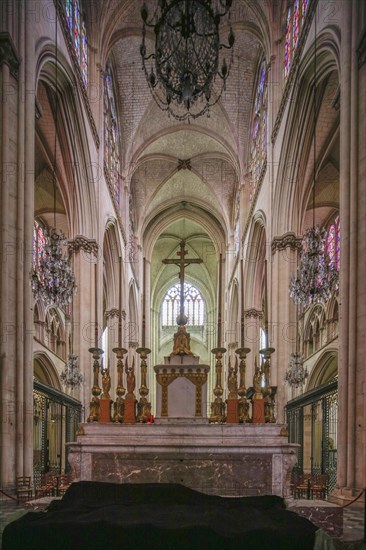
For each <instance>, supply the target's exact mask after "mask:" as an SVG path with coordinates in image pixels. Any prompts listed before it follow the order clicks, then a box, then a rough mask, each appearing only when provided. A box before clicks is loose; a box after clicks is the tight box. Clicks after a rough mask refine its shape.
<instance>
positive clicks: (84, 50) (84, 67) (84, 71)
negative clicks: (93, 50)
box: [80, 22, 88, 86]
mask: <svg viewBox="0 0 366 550" xmlns="http://www.w3.org/2000/svg"><path fill="white" fill-rule="evenodd" d="M80 68H81V75H82V77H83V82H84V86H86V84H87V81H88V44H87V40H86V31H85V23H84V22H83V24H82V26H81V57H80Z"/></svg>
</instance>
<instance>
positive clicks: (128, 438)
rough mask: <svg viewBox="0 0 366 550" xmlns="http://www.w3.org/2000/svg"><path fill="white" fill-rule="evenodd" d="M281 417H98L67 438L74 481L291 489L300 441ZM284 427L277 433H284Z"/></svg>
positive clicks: (207, 489)
mask: <svg viewBox="0 0 366 550" xmlns="http://www.w3.org/2000/svg"><path fill="white" fill-rule="evenodd" d="M283 428H284V426H283V425H280V424H272V425H269V424H264V425H259V426H258V425H253V424H244V425H233V424H232V425H222V424H220V425H219V424H209V425H204V424H199V423H198V424H195V423H191V424H186V423H185V424H179V423H167V424H135V425H127V424H99V423H85V424H81V425H80V426H79V432H78V433H79V435H78V436H77V441H76V442H75V443H68V444H67V447H68V461H69V464H70V465H71V468H72V472H73V476H74V478H75V479H76V480H90V481H105V482H112V483H181V484H183V485H185V486H187V487H191V488H192V489H196V490H199V491H201V492H204V493H207V494H217V495H222V496H250V495H264V494H274V495H279V496H282V497H288V496H290V493H291V491H290V475H291V471H292V468H293V466H294V465H295V463H296V454H295V449H296V448H297V445H295V444H292V443H288V441H287V437H286V436H285V435H281V433H285V432H286V431H285V430H284V429H283ZM281 430H282V432H281Z"/></svg>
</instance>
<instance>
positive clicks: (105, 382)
mask: <svg viewBox="0 0 366 550" xmlns="http://www.w3.org/2000/svg"><path fill="white" fill-rule="evenodd" d="M102 388H103V393H102V395H101V398H102V399H110V398H111V396H110V395H109V391H110V389H111V375H110V374H109V369H104V370H103V374H102Z"/></svg>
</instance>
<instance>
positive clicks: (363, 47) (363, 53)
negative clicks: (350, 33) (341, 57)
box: [357, 31, 366, 69]
mask: <svg viewBox="0 0 366 550" xmlns="http://www.w3.org/2000/svg"><path fill="white" fill-rule="evenodd" d="M357 57H358V68H359V69H360V68H361V67H362V65H363V64H364V63H366V31H365V32H364V33H363V36H362V38H361V40H360V44H359V46H358V48H357Z"/></svg>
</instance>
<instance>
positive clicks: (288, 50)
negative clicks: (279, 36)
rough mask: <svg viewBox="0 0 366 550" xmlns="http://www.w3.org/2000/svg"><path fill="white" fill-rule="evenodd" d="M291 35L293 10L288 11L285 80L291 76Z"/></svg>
mask: <svg viewBox="0 0 366 550" xmlns="http://www.w3.org/2000/svg"><path fill="white" fill-rule="evenodd" d="M291 35H292V9H291V8H289V9H288V11H287V25H286V40H285V78H287V77H288V75H289V74H290V68H291V45H292V44H291Z"/></svg>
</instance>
